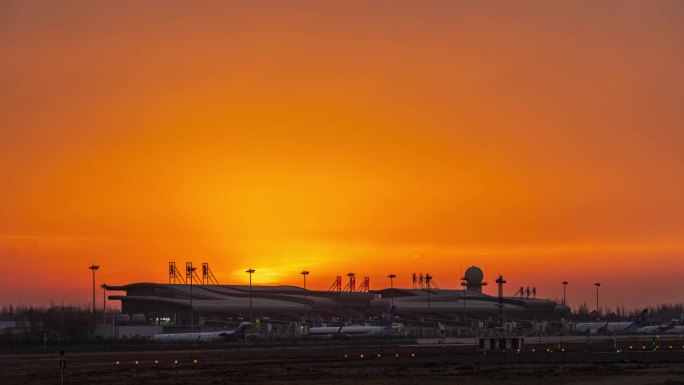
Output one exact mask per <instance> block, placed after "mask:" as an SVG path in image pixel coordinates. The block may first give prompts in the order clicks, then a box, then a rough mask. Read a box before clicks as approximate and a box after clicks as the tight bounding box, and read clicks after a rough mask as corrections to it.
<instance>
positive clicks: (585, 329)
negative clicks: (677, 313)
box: [575, 309, 648, 334]
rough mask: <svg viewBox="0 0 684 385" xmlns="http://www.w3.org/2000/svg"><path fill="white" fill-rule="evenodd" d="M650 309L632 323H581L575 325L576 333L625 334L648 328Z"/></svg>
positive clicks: (643, 311)
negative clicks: (647, 320)
mask: <svg viewBox="0 0 684 385" xmlns="http://www.w3.org/2000/svg"><path fill="white" fill-rule="evenodd" d="M647 315H648V309H644V310H642V311H641V313H639V315H638V316H637V317H636V319H635V320H634V321H632V322H581V323H578V324H577V325H575V331H576V332H578V333H585V334H623V333H626V332H631V331H634V330H637V329H640V328H643V327H644V326H646V316H647Z"/></svg>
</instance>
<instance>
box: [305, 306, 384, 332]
mask: <svg viewBox="0 0 684 385" xmlns="http://www.w3.org/2000/svg"><path fill="white" fill-rule="evenodd" d="M394 312H395V307H394V306H392V307H391V308H390V309H389V312H387V313H385V314H383V317H382V320H380V322H377V323H375V324H373V325H369V326H364V325H350V326H323V327H314V328H309V332H308V334H307V335H308V336H310V337H325V338H351V337H380V336H383V335H387V334H390V333H392V332H393V329H392V325H393V323H394Z"/></svg>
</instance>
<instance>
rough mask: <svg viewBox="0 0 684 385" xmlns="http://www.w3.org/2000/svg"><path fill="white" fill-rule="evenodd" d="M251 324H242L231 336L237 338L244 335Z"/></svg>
mask: <svg viewBox="0 0 684 385" xmlns="http://www.w3.org/2000/svg"><path fill="white" fill-rule="evenodd" d="M251 324H252V323H251V322H243V323H241V324H240V326H238V328H237V329H235V333H234V334H233V336H235V337H238V336H242V335H244V334H245V332H246V331H247V328H248V327H249V326H250V325H251Z"/></svg>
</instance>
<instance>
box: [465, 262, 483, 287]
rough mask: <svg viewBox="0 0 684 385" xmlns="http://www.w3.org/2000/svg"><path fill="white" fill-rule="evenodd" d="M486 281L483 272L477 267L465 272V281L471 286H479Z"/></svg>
mask: <svg viewBox="0 0 684 385" xmlns="http://www.w3.org/2000/svg"><path fill="white" fill-rule="evenodd" d="M483 279H484V274H482V270H481V269H480V268H479V267H477V266H470V267H469V268H468V270H466V272H465V280H466V282H467V283H468V284H469V285H479V284H481V283H482V280H483Z"/></svg>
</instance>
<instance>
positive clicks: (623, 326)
mask: <svg viewBox="0 0 684 385" xmlns="http://www.w3.org/2000/svg"><path fill="white" fill-rule="evenodd" d="M632 324H633V322H582V323H578V324H577V325H575V331H576V332H578V333H588V334H598V333H605V332H608V333H622V332H626V331H628V330H631V329H629V327H630V326H632ZM635 330H636V329H635Z"/></svg>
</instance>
